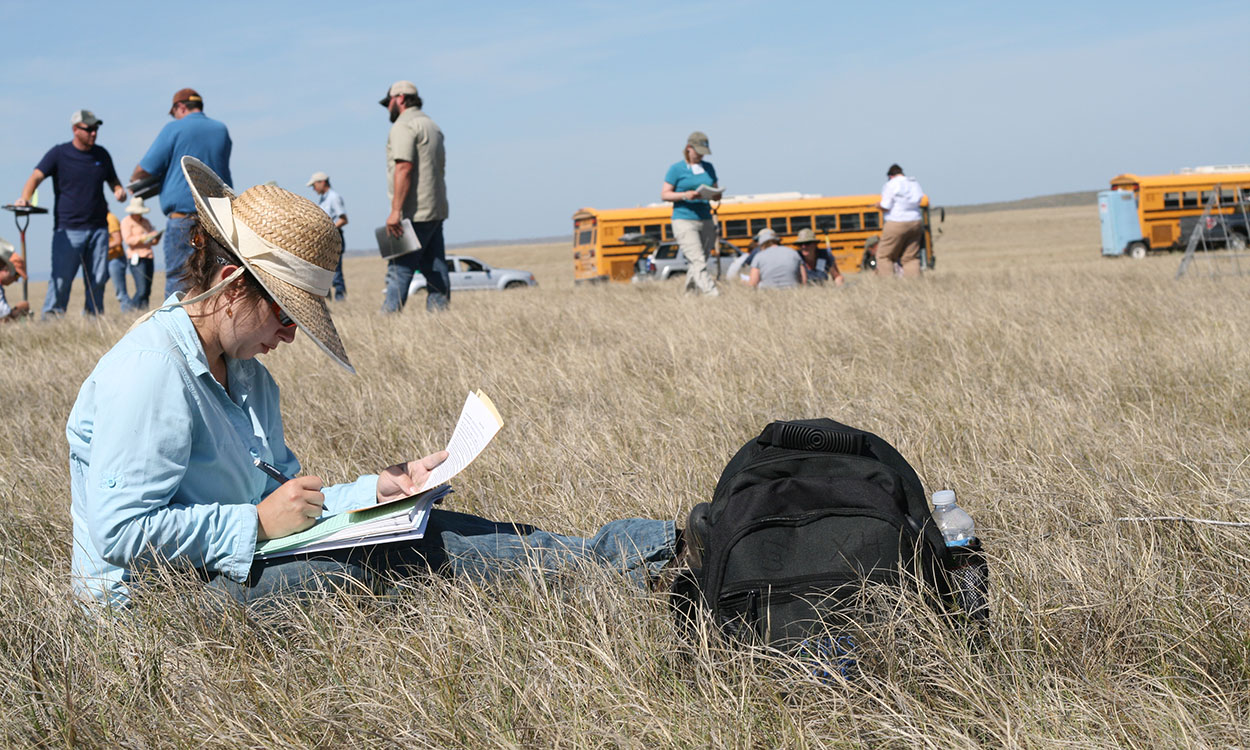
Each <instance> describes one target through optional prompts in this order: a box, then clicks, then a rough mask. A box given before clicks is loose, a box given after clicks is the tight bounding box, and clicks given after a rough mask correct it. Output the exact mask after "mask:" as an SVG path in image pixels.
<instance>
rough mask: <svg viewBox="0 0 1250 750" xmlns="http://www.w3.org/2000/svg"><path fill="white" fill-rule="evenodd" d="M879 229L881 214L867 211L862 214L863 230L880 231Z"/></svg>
mask: <svg viewBox="0 0 1250 750" xmlns="http://www.w3.org/2000/svg"><path fill="white" fill-rule="evenodd" d="M880 228H881V212H880V211H869V212H868V213H866V214H864V229H880Z"/></svg>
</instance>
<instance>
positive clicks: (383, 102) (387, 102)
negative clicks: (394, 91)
mask: <svg viewBox="0 0 1250 750" xmlns="http://www.w3.org/2000/svg"><path fill="white" fill-rule="evenodd" d="M378 104H381V105H382V106H383V107H389V106H391V92H390V91H387V92H386V96H384V97H382V98H381V99H379V100H378Z"/></svg>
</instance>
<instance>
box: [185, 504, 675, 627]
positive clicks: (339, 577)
mask: <svg viewBox="0 0 1250 750" xmlns="http://www.w3.org/2000/svg"><path fill="white" fill-rule="evenodd" d="M675 534H676V526H675V525H674V523H673V522H672V521H653V520H649V519H642V518H630V519H625V520H621V521H612V522H610V523H608V524H606V525H604V526H603V528H601V529H599V532H598V533H597V534H595V535H594V536H593V537H590V538H589V539H583V538H580V537H572V536H562V535H560V534H551V533H548V532H546V531H540V530H538V529H535V528H533V527H532V526H526V525H523V524H511V523H496V522H494V521H488V520H486V519H485V518H479V517H477V516H471V515H468V514H465V513H455V512H453V511H447V510H439V509H435V510H434V511H432V512H431V514H430V522H429V525H428V526H427V528H426V531H425V536H424V537H422V538H421V539H418V540H416V541H415V542H396V543H394V544H383V545H377V546H374V547H358V548H355V549H348V550H335V551H332V552H325V553H320V554H316V555H311V556H296V557H281V558H278V559H276V560H258V561H257V562H255V563H253V564H252V569H251V572H250V574H249V575H248V579H247V581H245V582H243V583H236V582H234V581H231V580H229V579H227V578H226V577H225V576H222V575H219V574H206V575H205V578H206V579H207V581H208V585H209V586H210V588H212V589H215V590H217V591H221V592H224V593H226V594H227V595H229V596H230V597H231V598H232V599H234V600H235V601H237V602H239V603H240V604H244V605H250V604H256V603H262V602H263V600H265V599H267V598H270V597H274V596H300V595H302V594H309V593H314V592H319V591H327V590H332V589H334V588H345V589H346V590H349V591H351V590H356V591H369V592H373V593H381V594H385V593H391V592H392V591H393V590H394V589H393V587H392V584H394V583H395V582H396V581H397V580H400V579H403V578H411V577H414V576H417V577H420V576H427V575H429V574H431V573H435V574H442V575H450V576H463V577H465V578H467V579H469V580H472V581H476V582H488V581H492V580H496V579H498V578H499V577H500V576H502V575H507V574H509V573H516V572H520V571H523V570H527V569H528V570H539V571H541V572H543V573H556V572H558V571H559V570H560V569H562V568H567V567H570V566H574V565H577V564H579V563H595V564H597V565H601V566H603V567H605V568H608V569H611V570H615V571H620V572H621V573H624V574H625V575H627V576H628V577H630V578H631V579H632V580H634V581H636V582H638V583H639V584H641V585H645V584H646V583H647V582H648V581H649V580H650V579H651V578H653V577H654V576H656V575H657V574H658V573H659V571H660V569H661V568H663V567H664V565H665V564H666V563H667V562H668V561H669V560H671V559H673V546H674V543H675V542H674V538H675Z"/></svg>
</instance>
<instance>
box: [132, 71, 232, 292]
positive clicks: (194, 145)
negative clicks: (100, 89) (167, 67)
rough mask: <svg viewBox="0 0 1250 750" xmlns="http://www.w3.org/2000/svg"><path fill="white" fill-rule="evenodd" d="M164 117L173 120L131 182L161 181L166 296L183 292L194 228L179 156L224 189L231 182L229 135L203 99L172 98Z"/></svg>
mask: <svg viewBox="0 0 1250 750" xmlns="http://www.w3.org/2000/svg"><path fill="white" fill-rule="evenodd" d="M169 116H170V117H172V118H174V121H173V122H171V123H167V124H166V125H165V127H163V128H161V132H160V133H159V134H158V135H157V136H156V140H155V141H153V143H152V145H151V147H149V148H148V152H147V153H146V154H144V156H143V158H142V159H140V160H139V166H137V167H135V171H134V174H133V175H131V177H130V179H131V181H135V180H141V179H143V178H145V177H150V176H152V175H156V176H160V177H163V179H162V181H161V211H163V212H164V213H165V218H166V221H165V237H164V251H165V296H166V297H168V296H169V295H170V294H173V293H174V292H178V291H182V289H183V286H182V284H181V283H180V281H179V279H178V274H179V273H180V272H181V271H182V266H183V264H184V263H186V262H187V258H188V257H190V255H191V250H192V247H191V229H192V227H194V226H195V200H194V199H192V198H191V188H190V187H188V186H187V179H186V178H185V177H183V176H182V157H184V156H194V157H195V158H197V159H199V160H200V161H202V162H204V163H205V164H207V165H208V168H209V169H211V170H213V171H214V172H216V173H217V174H218V175H219V176H220V177H221V179H222V180H224V181H225V183H226V184H227V185H230V186H231V187H233V186H234V181H233V180H232V179H231V178H230V149H231V147H232V146H233V144H232V143H231V142H230V131H228V130H226V126H225V125H224V124H223V123H220V122H218V121H217V120H212V119H209V118H208V117H207V116H205V114H204V100H203V99H202V98H201V97H200V95H199V94H198V93H196V91H195V89H179V90H178V91H177V92H176V93H175V94H174V103H173V106H172V107H170V109H169Z"/></svg>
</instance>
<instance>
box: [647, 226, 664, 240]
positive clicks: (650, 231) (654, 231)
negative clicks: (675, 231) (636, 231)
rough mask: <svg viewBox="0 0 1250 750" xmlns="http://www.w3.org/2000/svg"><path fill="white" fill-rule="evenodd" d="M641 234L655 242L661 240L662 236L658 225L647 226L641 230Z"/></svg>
mask: <svg viewBox="0 0 1250 750" xmlns="http://www.w3.org/2000/svg"><path fill="white" fill-rule="evenodd" d="M642 233H643V234H645V235H647V236H648V237H653V238H655V239H657V240H659V239H663V234H662V232H661V230H660V225H659V224H648V225H647V226H646V228H645V229H643V230H642Z"/></svg>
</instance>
